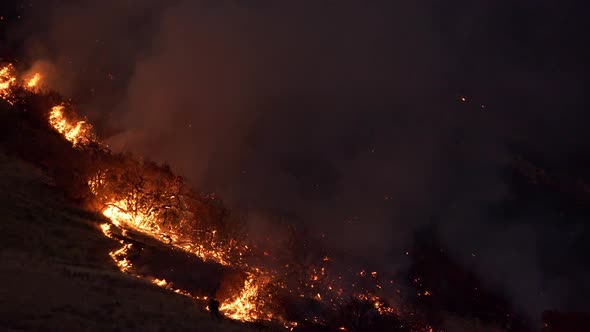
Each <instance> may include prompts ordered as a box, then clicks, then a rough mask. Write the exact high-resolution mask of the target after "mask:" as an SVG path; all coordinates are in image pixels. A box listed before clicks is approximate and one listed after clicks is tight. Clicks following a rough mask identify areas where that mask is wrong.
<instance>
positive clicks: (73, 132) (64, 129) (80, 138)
mask: <svg viewBox="0 0 590 332" xmlns="http://www.w3.org/2000/svg"><path fill="white" fill-rule="evenodd" d="M64 110H65V106H63V105H57V106H53V107H52V108H51V111H50V112H49V124H50V125H51V126H52V127H53V128H54V129H55V130H56V131H57V132H58V133H60V134H62V135H63V136H64V138H65V139H66V140H68V141H70V143H72V145H74V146H77V145H86V144H88V143H89V142H90V141H91V137H92V126H91V125H90V124H88V123H86V121H69V120H68V119H67V118H66V116H65V115H64Z"/></svg>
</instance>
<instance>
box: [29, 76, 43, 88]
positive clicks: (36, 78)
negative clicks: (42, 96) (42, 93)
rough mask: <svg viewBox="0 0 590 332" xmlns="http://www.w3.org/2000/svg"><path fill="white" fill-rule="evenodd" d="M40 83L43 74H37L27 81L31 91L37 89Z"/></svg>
mask: <svg viewBox="0 0 590 332" xmlns="http://www.w3.org/2000/svg"><path fill="white" fill-rule="evenodd" d="M39 81H41V74H39V73H35V75H33V77H31V78H30V79H29V80H28V81H27V88H29V89H33V88H36V87H37V85H38V84H39Z"/></svg>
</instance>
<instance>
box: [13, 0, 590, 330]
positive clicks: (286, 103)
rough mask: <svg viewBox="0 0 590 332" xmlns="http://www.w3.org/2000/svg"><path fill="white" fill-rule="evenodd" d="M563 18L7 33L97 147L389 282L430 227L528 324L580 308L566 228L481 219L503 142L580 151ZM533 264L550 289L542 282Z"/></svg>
mask: <svg viewBox="0 0 590 332" xmlns="http://www.w3.org/2000/svg"><path fill="white" fill-rule="evenodd" d="M572 3H573V2H572ZM575 12H576V8H575V7H574V6H573V4H572V5H570V4H563V3H560V4H559V5H557V4H556V5H550V2H549V1H541V2H538V1H537V2H534V5H533V4H532V2H531V4H530V5H526V4H520V5H503V4H498V3H497V2H495V1H484V2H481V1H479V2H477V3H475V2H470V1H458V2H456V3H454V4H446V3H445V4H444V5H443V4H438V2H436V1H432V2H430V1H427V2H408V3H405V4H396V3H394V2H392V1H372V2H368V1H367V2H362V1H324V2H313V3H312V2H301V1H292V2H280V4H279V3H276V2H274V1H262V0H260V1H251V2H249V4H248V5H240V4H238V2H233V1H188V0H187V1H183V0H178V1H169V2H159V1H131V0H127V1H100V2H99V1H96V2H95V1H90V0H86V1H69V2H65V3H64V2H53V1H43V2H35V3H34V6H33V7H31V8H29V9H27V10H26V11H25V14H26V15H24V18H23V20H22V22H19V23H18V24H13V26H12V27H11V28H12V30H11V31H12V33H11V34H10V36H11V38H12V39H13V40H24V41H25V42H24V43H23V44H22V49H23V56H26V57H28V58H29V59H35V60H37V59H40V60H43V61H44V62H45V63H47V64H50V66H51V67H52V68H53V69H52V70H54V71H55V75H54V77H53V80H51V82H52V83H53V85H54V86H57V87H58V88H59V89H60V90H61V91H63V92H64V93H65V94H67V95H72V96H74V98H76V99H77V100H79V102H80V103H81V105H82V108H83V109H84V111H85V112H86V113H87V114H89V116H90V117H91V119H92V120H93V121H94V122H95V123H97V124H98V128H99V130H101V131H102V133H103V135H105V136H108V137H109V138H108V140H109V142H110V144H111V145H112V146H113V147H114V148H115V149H117V150H131V151H134V152H137V153H140V154H144V155H147V156H150V157H151V158H153V159H156V160H159V161H167V162H169V163H170V164H171V165H172V166H173V168H174V169H175V170H177V171H178V172H179V173H181V174H183V175H185V176H187V177H188V178H190V179H191V181H192V182H193V183H194V184H195V186H196V187H197V188H200V189H202V190H204V191H214V192H217V193H218V194H219V195H220V196H221V197H223V198H224V199H225V200H226V201H227V202H228V204H229V205H230V206H231V207H232V208H234V209H236V210H238V211H241V213H244V214H246V215H247V216H248V218H249V222H250V224H251V233H253V234H260V233H261V232H259V230H264V232H263V233H264V234H265V235H267V234H272V235H271V237H275V238H282V237H284V234H283V233H282V232H283V229H284V226H285V225H284V224H295V225H297V226H298V227H301V228H303V227H307V228H308V229H309V230H310V234H312V235H313V236H315V237H317V239H318V240H319V239H321V234H325V235H326V237H325V238H323V239H322V245H323V246H326V247H328V248H329V249H330V251H331V252H333V253H335V255H337V256H338V257H342V259H347V260H350V262H363V263H366V264H373V265H375V264H377V265H378V266H380V267H381V268H382V269H384V270H386V271H392V272H393V271H396V270H397V269H399V268H401V266H402V265H403V264H404V258H402V257H403V256H404V255H403V253H404V251H405V248H408V247H409V246H410V245H411V243H410V240H411V239H412V233H413V232H414V231H415V230H417V229H420V228H422V227H424V226H427V225H436V227H437V229H438V230H440V236H441V238H442V240H443V243H444V245H445V246H447V247H448V248H449V250H450V252H451V253H452V254H453V255H454V257H455V258H456V259H458V260H459V261H461V262H463V263H464V264H468V265H470V266H473V268H474V269H475V270H476V271H477V272H478V273H479V275H480V276H481V277H482V278H483V280H484V281H486V282H487V283H489V284H490V285H493V287H496V288H497V289H500V290H501V291H502V292H505V293H506V294H507V295H508V296H509V297H510V298H511V299H512V300H513V301H514V303H515V304H516V305H517V306H519V307H520V308H522V309H523V310H526V311H527V312H529V313H530V314H531V316H532V317H533V319H535V320H536V319H537V318H538V317H539V316H538V315H539V314H540V312H541V311H542V310H544V309H548V308H555V309H559V308H562V309H579V310H582V309H588V306H587V305H588V302H587V300H584V299H583V297H581V296H574V294H576V292H577V291H576V285H575V284H576V283H579V282H583V279H579V278H580V276H581V275H584V274H583V273H586V272H587V266H586V267H585V266H584V265H579V264H578V265H576V267H575V268H573V267H572V268H570V267H569V266H568V262H572V264H573V262H575V258H573V257H574V256H576V257H578V256H577V254H576V253H575V252H573V250H574V249H573V248H575V243H578V242H577V241H580V238H579V236H578V235H576V233H573V231H574V230H576V229H579V227H582V226H581V224H580V223H581V221H580V220H568V221H567V222H564V223H562V224H556V223H555V222H553V221H551V220H552V218H551V217H550V216H543V215H541V213H533V214H531V215H521V216H518V217H516V218H512V219H510V220H507V219H506V218H502V217H498V216H497V215H494V214H492V213H490V208H491V207H492V206H496V205H498V204H500V203H502V202H504V201H505V200H508V199H510V198H511V197H512V195H513V193H512V192H511V187H510V185H509V183H508V182H507V179H506V177H504V175H503V174H504V173H503V167H505V166H506V165H507V164H508V163H509V161H510V160H511V159H512V158H514V157H515V156H514V154H513V152H512V150H511V149H509V146H508V144H507V142H509V141H514V140H518V141H519V142H524V143H523V144H525V145H526V146H527V148H528V149H531V150H534V151H537V152H538V153H540V154H541V155H542V156H543V158H556V159H557V160H565V159H567V158H569V156H571V155H572V153H573V152H574V151H576V150H578V149H580V148H584V147H586V146H585V145H584V142H586V141H587V133H586V131H585V130H584V124H583V123H584V121H581V120H580V119H581V117H583V113H582V110H583V109H584V105H585V99H584V96H583V90H582V88H581V86H582V79H581V78H579V77H580V75H579V73H580V71H582V70H584V69H585V66H584V65H582V63H583V62H582V60H581V59H584V57H583V56H584V55H583V54H580V53H579V52H577V51H578V50H579V49H578V48H576V47H578V46H577V45H578V40H577V39H576V37H575V36H572V34H575V33H576V32H578V36H579V34H580V33H581V32H580V31H584V29H580V27H579V25H576V24H577V23H572V18H571V15H573V14H572V13H575ZM574 18H575V17H574ZM463 96H464V97H465V98H466V101H465V102H462V101H460V98H461V97H463ZM482 106H483V107H482ZM572 142H573V143H572ZM556 218H557V217H556ZM576 227H578V228H576ZM572 234H573V235H572ZM581 234H584V233H581ZM255 236H256V235H255ZM576 236H578V237H576ZM554 250H555V251H554ZM548 252H553V254H554V255H557V256H559V257H561V258H562V259H563V260H564V267H563V271H562V272H563V273H562V274H561V275H559V276H556V275H555V274H549V273H548V272H546V271H545V269H544V267H543V260H544V257H545V255H548ZM474 254H475V255H474Z"/></svg>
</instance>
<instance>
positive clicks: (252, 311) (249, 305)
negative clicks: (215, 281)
mask: <svg viewBox="0 0 590 332" xmlns="http://www.w3.org/2000/svg"><path fill="white" fill-rule="evenodd" d="M258 294H259V285H258V283H257V282H256V277H255V276H254V275H253V274H250V275H249V276H248V277H247V278H246V280H245V281H244V286H243V287H242V290H241V292H240V294H238V295H237V296H236V297H235V298H234V299H233V300H231V301H228V302H224V303H222V304H221V306H220V307H219V310H220V311H221V312H222V313H223V314H224V315H226V316H227V317H229V318H231V319H235V320H241V321H247V322H254V321H257V320H260V319H263V320H271V319H272V314H269V315H266V316H261V314H260V312H258V310H257V309H258V308H257V305H256V303H257V300H258Z"/></svg>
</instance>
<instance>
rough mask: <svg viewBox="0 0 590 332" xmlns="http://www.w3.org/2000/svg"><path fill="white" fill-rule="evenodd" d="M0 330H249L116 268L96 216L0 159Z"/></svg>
mask: <svg viewBox="0 0 590 332" xmlns="http://www.w3.org/2000/svg"><path fill="white" fill-rule="evenodd" d="M0 199H1V200H2V202H3V204H1V205H0V215H1V216H2V222H1V223H0V234H2V235H3V239H2V245H1V246H0V275H1V276H2V285H3V286H2V287H0V321H1V322H3V323H2V329H1V330H2V331H19V330H29V331H40V330H43V331H66V330H68V331H137V330H139V331H248V330H250V328H248V327H247V326H244V325H243V324H239V323H235V322H232V321H223V322H215V321H212V320H211V319H210V317H209V315H208V313H207V312H205V311H204V310H203V309H202V307H203V303H197V302H195V301H192V300H190V299H189V298H187V297H184V296H181V295H177V294H174V293H172V292H170V291H167V290H164V289H161V288H159V287H157V286H155V285H153V284H150V283H148V282H146V281H144V280H141V279H137V278H133V277H130V276H128V275H125V274H123V273H121V272H119V270H118V269H117V267H116V266H115V265H114V263H113V262H112V260H111V259H110V257H109V256H108V253H109V251H111V250H113V249H115V248H117V246H118V243H117V242H116V241H113V240H111V239H108V238H106V237H105V236H104V235H103V234H102V233H101V231H100V229H99V226H98V225H99V223H100V222H101V217H100V216H97V215H93V214H90V213H88V212H85V211H82V210H80V209H79V208H77V207H74V206H72V204H71V203H69V202H68V200H67V199H65V198H64V195H63V193H62V192H61V191H60V190H59V189H58V188H57V187H55V186H53V185H52V183H51V180H50V179H49V178H48V177H47V176H46V175H45V174H43V172H42V171H40V170H39V169H36V168H34V167H32V166H30V165H28V164H25V163H23V162H21V161H18V160H16V159H13V158H9V157H6V156H5V155H4V154H0Z"/></svg>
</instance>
